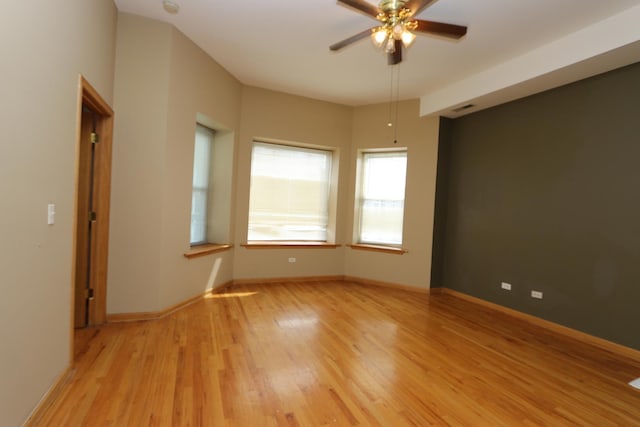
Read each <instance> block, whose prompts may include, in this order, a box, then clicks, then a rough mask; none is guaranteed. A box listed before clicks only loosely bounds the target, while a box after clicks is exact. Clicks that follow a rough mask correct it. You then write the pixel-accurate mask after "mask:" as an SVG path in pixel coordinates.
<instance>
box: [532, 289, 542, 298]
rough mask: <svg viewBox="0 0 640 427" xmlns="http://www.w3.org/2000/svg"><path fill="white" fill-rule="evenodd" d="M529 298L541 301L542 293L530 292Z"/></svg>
mask: <svg viewBox="0 0 640 427" xmlns="http://www.w3.org/2000/svg"><path fill="white" fill-rule="evenodd" d="M531 298H535V299H542V292H540V291H531Z"/></svg>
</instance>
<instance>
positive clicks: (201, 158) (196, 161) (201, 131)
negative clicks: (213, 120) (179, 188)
mask: <svg viewBox="0 0 640 427" xmlns="http://www.w3.org/2000/svg"><path fill="white" fill-rule="evenodd" d="M213 135H214V131H212V130H211V129H209V128H206V127H204V126H201V125H197V126H196V138H195V147H194V155H193V192H192V196H191V238H190V240H191V245H197V244H201V243H206V241H207V203H208V199H209V176H210V172H211V171H210V169H211V144H212V142H213Z"/></svg>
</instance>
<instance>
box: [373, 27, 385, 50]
mask: <svg viewBox="0 0 640 427" xmlns="http://www.w3.org/2000/svg"><path fill="white" fill-rule="evenodd" d="M385 40H387V31H386V30H385V29H384V27H378V29H376V30H375V31H374V32H373V33H371V41H372V42H373V45H374V46H375V47H377V48H381V47H382V46H383V45H384V42H385Z"/></svg>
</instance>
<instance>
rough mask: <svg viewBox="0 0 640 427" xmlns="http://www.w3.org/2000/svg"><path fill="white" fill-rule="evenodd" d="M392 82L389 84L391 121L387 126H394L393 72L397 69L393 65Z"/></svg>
mask: <svg viewBox="0 0 640 427" xmlns="http://www.w3.org/2000/svg"><path fill="white" fill-rule="evenodd" d="M389 68H391V82H390V84H389V121H388V122H387V126H389V127H392V126H393V72H394V71H395V67H394V66H391V67H389Z"/></svg>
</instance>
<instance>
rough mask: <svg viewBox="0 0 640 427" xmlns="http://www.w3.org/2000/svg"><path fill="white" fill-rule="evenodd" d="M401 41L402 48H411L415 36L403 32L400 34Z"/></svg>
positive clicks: (408, 32) (405, 31) (409, 32)
mask: <svg viewBox="0 0 640 427" xmlns="http://www.w3.org/2000/svg"><path fill="white" fill-rule="evenodd" d="M401 39H402V44H403V45H404V47H409V46H411V44H412V43H413V41H414V40H415V39H416V35H415V34H413V33H412V32H411V31H407V30H404V31H403V32H402V36H401Z"/></svg>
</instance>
